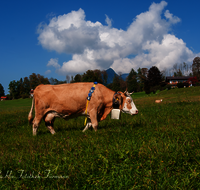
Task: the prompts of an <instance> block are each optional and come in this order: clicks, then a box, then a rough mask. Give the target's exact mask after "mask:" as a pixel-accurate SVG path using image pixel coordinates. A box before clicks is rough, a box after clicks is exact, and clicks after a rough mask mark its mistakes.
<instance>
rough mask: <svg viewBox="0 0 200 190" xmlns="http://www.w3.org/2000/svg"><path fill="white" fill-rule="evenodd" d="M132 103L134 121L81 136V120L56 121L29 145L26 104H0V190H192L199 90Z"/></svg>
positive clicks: (197, 174)
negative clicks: (158, 101)
mask: <svg viewBox="0 0 200 190" xmlns="http://www.w3.org/2000/svg"><path fill="white" fill-rule="evenodd" d="M132 97H133V99H134V102H135V104H136V107H137V108H138V110H139V114H138V115H136V116H131V115H127V114H122V115H121V120H111V119H110V115H109V116H108V117H107V118H106V120H104V121H102V122H100V123H99V127H98V131H97V132H94V130H92V129H91V130H88V131H86V132H85V133H83V132H82V130H83V128H84V126H83V124H84V117H79V118H75V119H71V120H69V121H65V120H62V119H56V121H55V127H54V129H55V131H56V134H55V135H51V134H50V132H49V131H48V129H46V127H45V125H44V122H42V123H41V124H40V127H39V130H38V133H37V136H35V137H33V135H32V127H31V126H29V125H28V120H27V117H28V113H29V110H30V108H31V99H19V100H9V101H3V102H0V127H1V132H0V189H35V190H38V189H200V124H199V123H200V113H199V110H200V109H199V107H200V101H199V100H200V87H192V88H183V89H171V90H169V91H161V92H158V93H157V94H150V95H146V94H145V93H144V92H141V93H134V94H133V95H132ZM156 99H163V102H162V103H160V104H156V103H155V100H156Z"/></svg>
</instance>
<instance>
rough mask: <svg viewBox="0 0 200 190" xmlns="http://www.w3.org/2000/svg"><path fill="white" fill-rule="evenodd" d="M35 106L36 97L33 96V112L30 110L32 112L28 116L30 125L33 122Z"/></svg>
mask: <svg viewBox="0 0 200 190" xmlns="http://www.w3.org/2000/svg"><path fill="white" fill-rule="evenodd" d="M34 104H35V103H34V96H33V99H32V106H31V110H30V112H29V114H28V122H29V124H30V125H31V124H32V122H33V108H34Z"/></svg>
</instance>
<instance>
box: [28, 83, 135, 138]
mask: <svg viewBox="0 0 200 190" xmlns="http://www.w3.org/2000/svg"><path fill="white" fill-rule="evenodd" d="M91 87H93V83H89V82H88V83H72V84H60V85H39V86H37V87H36V88H35V90H34V97H33V101H32V107H31V110H30V113H29V115H28V120H29V123H30V124H31V123H32V124H33V135H36V132H37V129H38V126H39V124H40V122H41V120H42V119H44V121H45V125H46V126H47V128H48V129H49V131H50V132H51V133H52V134H54V133H55V131H54V129H53V123H54V120H55V118H56V117H61V118H63V119H65V120H68V119H70V118H73V117H77V116H87V117H88V118H89V119H88V122H87V125H86V127H85V129H84V130H83V132H84V131H85V130H87V129H88V128H89V127H90V126H92V127H93V128H94V130H95V131H97V126H98V122H99V121H102V120H104V119H105V118H106V117H107V115H108V114H109V113H110V112H111V110H112V109H113V106H114V105H118V108H119V109H120V110H121V111H122V112H125V113H128V114H131V115H134V114H137V113H138V110H137V108H136V107H135V104H134V103H133V100H132V98H131V96H130V94H129V93H128V92H124V93H122V92H117V93H115V92H114V91H112V90H110V89H108V88H107V87H105V86H104V85H102V84H97V85H96V86H95V89H94V91H93V93H92V97H91V100H90V101H89V103H88V107H87V114H85V110H86V103H87V97H88V92H89V91H90V89H91ZM34 105H35V118H34V120H33V117H32V112H33V107H34Z"/></svg>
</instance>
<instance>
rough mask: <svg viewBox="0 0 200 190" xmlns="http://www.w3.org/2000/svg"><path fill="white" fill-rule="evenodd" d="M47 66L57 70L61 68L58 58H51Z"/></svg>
mask: <svg viewBox="0 0 200 190" xmlns="http://www.w3.org/2000/svg"><path fill="white" fill-rule="evenodd" d="M47 66H53V67H55V68H60V65H59V64H58V58H55V59H53V58H51V59H50V60H49V62H48V63H47Z"/></svg>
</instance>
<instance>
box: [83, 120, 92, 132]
mask: <svg viewBox="0 0 200 190" xmlns="http://www.w3.org/2000/svg"><path fill="white" fill-rule="evenodd" d="M88 120H89V119H88ZM91 126H92V123H91V121H88V122H87V125H86V126H85V129H83V132H85V131H86V130H88V129H89V127H91Z"/></svg>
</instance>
